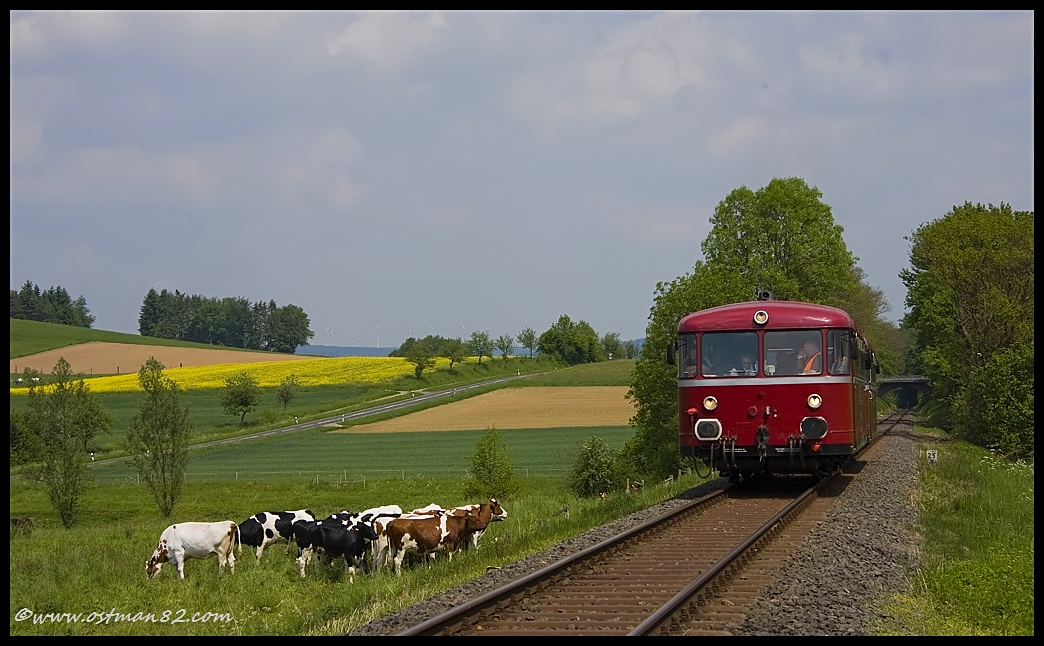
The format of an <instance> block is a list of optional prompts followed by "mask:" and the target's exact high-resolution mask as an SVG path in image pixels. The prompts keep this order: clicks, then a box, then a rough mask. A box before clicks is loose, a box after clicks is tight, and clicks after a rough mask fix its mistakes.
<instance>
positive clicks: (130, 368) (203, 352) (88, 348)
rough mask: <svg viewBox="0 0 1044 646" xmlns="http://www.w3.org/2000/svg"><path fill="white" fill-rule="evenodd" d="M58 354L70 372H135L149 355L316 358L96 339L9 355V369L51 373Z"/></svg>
mask: <svg viewBox="0 0 1044 646" xmlns="http://www.w3.org/2000/svg"><path fill="white" fill-rule="evenodd" d="M58 357H65V360H66V361H68V362H69V365H70V367H71V368H72V371H73V373H81V374H94V375H114V374H116V373H117V372H119V373H122V374H126V373H128V372H138V369H139V368H141V367H142V366H143V365H144V364H145V362H146V361H147V360H148V358H149V357H156V360H157V361H159V362H160V363H162V364H163V365H164V366H166V367H167V368H199V367H202V366H216V365H219V364H223V363H258V362H262V361H299V360H302V359H315V357H302V356H298V355H294V354H275V353H269V352H243V351H237V350H210V349H208V348H171V347H167V346H162V345H132V344H130V343H102V342H97V341H96V342H94V343H80V344H77V345H70V346H66V347H64V348H58V349H57V350H48V351H47V352H40V353H37V354H32V355H29V356H27V357H18V358H17V359H11V372H12V373H14V372H21V371H23V370H25V368H26V367H29V368H33V369H34V370H39V371H40V372H43V373H50V372H51V370H53V369H54V364H56V363H58ZM16 368H17V369H16Z"/></svg>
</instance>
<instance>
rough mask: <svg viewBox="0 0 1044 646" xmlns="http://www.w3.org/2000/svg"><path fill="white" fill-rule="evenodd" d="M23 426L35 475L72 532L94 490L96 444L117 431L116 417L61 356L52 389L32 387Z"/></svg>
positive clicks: (23, 413) (51, 384) (23, 417)
mask: <svg viewBox="0 0 1044 646" xmlns="http://www.w3.org/2000/svg"><path fill="white" fill-rule="evenodd" d="M19 422H20V427H21V429H22V431H23V433H24V439H25V448H26V458H27V460H28V462H29V463H30V465H31V466H30V470H29V475H30V476H31V477H33V478H35V479H37V480H39V481H42V482H43V483H44V486H45V487H46V489H47V495H48V498H49V499H50V501H51V505H52V506H53V507H54V509H55V511H57V512H58V516H59V517H60V518H61V520H62V524H63V525H64V526H65V527H66V528H67V529H68V528H69V527H72V526H73V524H74V523H75V522H76V519H77V517H78V516H79V511H80V497H81V496H82V495H83V493H84V492H85V491H86V490H87V488H88V487H89V486H90V478H89V476H88V474H87V462H88V454H89V452H90V450H91V449H90V443H91V441H92V440H93V439H94V437H95V436H96V435H97V434H98V433H99V432H101V431H107V430H108V429H109V428H111V427H112V418H111V417H109V415H108V414H107V413H106V412H105V411H104V410H102V408H101V406H100V405H99V404H98V402H97V401H96V400H95V399H94V396H93V395H92V394H91V391H90V388H89V387H88V386H87V384H85V383H84V381H83V379H80V380H78V381H73V377H72V369H71V368H70V366H69V362H67V361H66V360H65V358H64V357H60V358H59V359H58V363H57V364H55V366H54V370H53V372H52V382H51V383H50V384H49V385H47V386H36V385H35V384H34V385H30V387H29V394H28V399H27V401H26V405H25V409H24V410H23V411H22V412H21V414H20V419H19Z"/></svg>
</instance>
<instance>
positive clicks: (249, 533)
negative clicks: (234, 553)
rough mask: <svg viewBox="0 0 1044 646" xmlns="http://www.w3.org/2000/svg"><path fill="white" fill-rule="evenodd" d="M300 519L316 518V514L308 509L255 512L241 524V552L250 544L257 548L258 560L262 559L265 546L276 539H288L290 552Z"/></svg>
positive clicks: (287, 546)
mask: <svg viewBox="0 0 1044 646" xmlns="http://www.w3.org/2000/svg"><path fill="white" fill-rule="evenodd" d="M299 520H315V515H314V514H313V513H312V512H311V511H310V510H308V509H298V510H297V511H269V512H264V511H263V512H261V513H259V514H254V515H253V516H251V517H250V518H247V519H246V520H244V521H243V522H241V523H240V524H239V535H240V541H241V543H240V545H239V554H240V555H242V554H243V545H249V546H250V547H253V548H255V549H256V550H257V560H259V561H260V560H261V553H262V552H264V549H265V546H266V545H268V544H269V543H275V542H276V541H286V552H287V554H289V553H290V544H291V543H292V542H293V540H294V523H295V522H297V521H299Z"/></svg>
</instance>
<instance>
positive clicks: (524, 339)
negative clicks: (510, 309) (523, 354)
mask: <svg viewBox="0 0 1044 646" xmlns="http://www.w3.org/2000/svg"><path fill="white" fill-rule="evenodd" d="M518 344H519V345H520V346H522V347H523V348H529V356H533V350H536V347H537V333H536V331H535V330H533V328H531V327H527V328H523V330H522V331H521V332H519V333H518Z"/></svg>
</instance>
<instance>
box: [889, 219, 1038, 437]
mask: <svg viewBox="0 0 1044 646" xmlns="http://www.w3.org/2000/svg"><path fill="white" fill-rule="evenodd" d="M1033 222H1034V217H1033V212H1032V211H1014V210H1012V208H1011V206H1009V205H1007V204H1004V203H1001V205H1000V206H999V207H998V206H993V205H992V204H990V205H987V206H984V205H982V204H975V205H972V204H971V203H970V202H965V204H964V205H963V206H959V207H958V206H955V207H953V209H952V210H951V211H950V212H948V213H947V214H946V215H945V216H944V217H942V218H940V219H938V220H934V221H932V222H929V223H927V224H924V225H922V226H921V227H919V228H918V229H917V230H916V231H915V232H914V233H913V234H912V235H911V236H909V237H908V238H907V240H909V241H910V242H911V249H910V269H904V270H903V271H901V272H900V274H899V275H900V277H901V278H902V280H903V283H904V284H905V285H906V288H907V295H906V305H907V307H908V308H909V313H908V314H907V316H906V318H905V321H904V322H905V324H906V325H907V326H908V327H910V328H912V329H913V330H915V331H916V344H917V347H916V350H915V352H916V354H917V355H918V358H917V361H918V363H919V365H920V366H922V367H923V369H924V374H925V376H926V377H927V378H928V380H929V381H930V383H931V385H932V392H933V396H934V397H937V398H938V399H940V400H941V401H943V402H946V406H947V407H948V408H949V410H950V411H951V413H952V412H953V410H954V407H955V405H956V404H957V402H958V400H959V399H960V398H962V397H963V395H962V392H963V391H964V389H965V388H966V387H967V385H968V383H969V380H970V378H971V375H972V373H973V372H974V371H975V370H977V369H978V368H981V367H983V366H985V365H986V364H987V363H989V362H990V360H991V359H992V358H993V357H994V356H996V355H999V354H1003V353H1005V352H1006V351H1007V350H1008V349H1010V348H1014V347H1016V346H1025V345H1029V344H1031V343H1032V339H1033V322H1034V315H1033V310H1034V299H1033V293H1034V280H1033V276H1034V253H1033V251H1034V247H1033V239H1034V236H1033V229H1034V226H1033ZM943 423H944V426H945V427H947V428H950V427H953V428H954V429H955V430H957V431H964V430H970V429H962V428H957V427H954V426H953V420H952V419H949V420H944V421H943Z"/></svg>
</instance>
